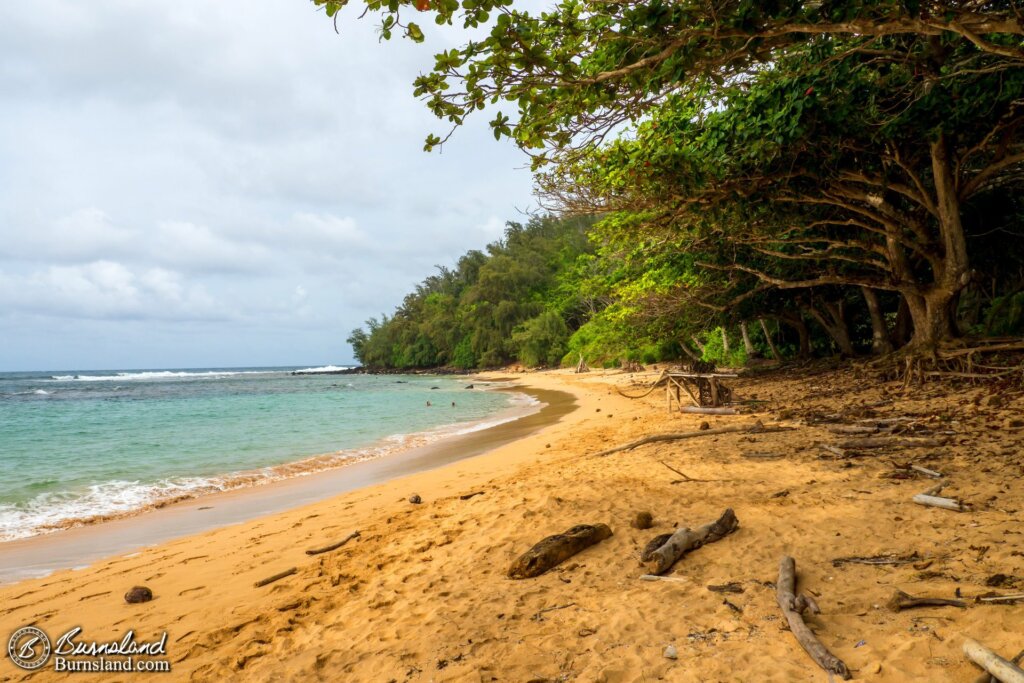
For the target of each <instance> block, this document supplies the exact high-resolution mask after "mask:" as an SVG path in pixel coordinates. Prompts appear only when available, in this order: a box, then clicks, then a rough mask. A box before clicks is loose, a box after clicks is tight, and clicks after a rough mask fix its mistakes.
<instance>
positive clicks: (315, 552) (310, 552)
mask: <svg viewBox="0 0 1024 683" xmlns="http://www.w3.org/2000/svg"><path fill="white" fill-rule="evenodd" d="M353 538H359V532H358V531H353V532H352V533H350V534H349V535H348V536H346V537H345V538H343V539H341V540H340V541H338V542H337V543H332V544H330V545H325V546H324V547H323V548H311V549H310V550H307V551H306V554H307V555H320V554H321V553H329V552H331V551H332V550H337V549H338V548H340V547H341V546H343V545H345V544H346V543H348V542H349V541H351V540H352V539H353Z"/></svg>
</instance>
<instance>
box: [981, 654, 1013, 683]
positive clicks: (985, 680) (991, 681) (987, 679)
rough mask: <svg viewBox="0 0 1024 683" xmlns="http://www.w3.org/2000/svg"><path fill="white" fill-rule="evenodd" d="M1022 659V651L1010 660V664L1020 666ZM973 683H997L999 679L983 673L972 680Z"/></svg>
mask: <svg viewBox="0 0 1024 683" xmlns="http://www.w3.org/2000/svg"><path fill="white" fill-rule="evenodd" d="M1022 659H1024V650H1021V651H1020V652H1018V653H1017V656H1016V657H1014V658H1013V659H1011V660H1010V663H1011V664H1013V665H1015V666H1020V662H1021V660H1022ZM974 683H999V679H998V678H996V677H995V676H993V675H992V674H990V673H989V672H988V671H986V672H985V673H983V674H982V675H981V676H979V677H978V678H976V679H975V680H974Z"/></svg>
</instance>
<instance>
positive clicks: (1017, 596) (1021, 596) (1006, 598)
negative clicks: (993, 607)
mask: <svg viewBox="0 0 1024 683" xmlns="http://www.w3.org/2000/svg"><path fill="white" fill-rule="evenodd" d="M1018 600H1024V593H1011V594H1010V595H982V596H978V597H977V598H975V599H974V601H975V602H1017V601H1018Z"/></svg>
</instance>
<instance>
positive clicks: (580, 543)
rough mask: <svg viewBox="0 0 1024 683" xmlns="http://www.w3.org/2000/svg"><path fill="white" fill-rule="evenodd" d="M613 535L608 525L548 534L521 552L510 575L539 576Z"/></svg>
mask: <svg viewBox="0 0 1024 683" xmlns="http://www.w3.org/2000/svg"><path fill="white" fill-rule="evenodd" d="M611 535H612V530H611V529H610V528H609V527H608V525H607V524H579V525H577V526H574V527H573V528H571V529H569V530H568V531H566V532H565V533H564V534H555V535H554V536H548V537H547V538H545V539H543V540H542V541H540V542H539V543H537V545H535V546H533V547H532V548H530V549H529V550H527V551H526V552H525V553H523V554H522V555H520V556H519V557H518V558H517V559H516V561H515V562H513V563H512V566H510V567H509V568H508V576H509V578H512V579H531V578H533V577H535V576H540V575H541V574H543V573H544V572H546V571H547V570H549V569H551V568H552V567H556V566H558V565H559V564H561V563H562V562H565V561H566V560H568V559H569V558H570V557H572V556H573V555H575V554H576V553H578V552H581V551H583V550H586V549H587V548H589V547H590V546H592V545H595V544H597V543H600V542H601V541H603V540H604V539H606V538H610V537H611Z"/></svg>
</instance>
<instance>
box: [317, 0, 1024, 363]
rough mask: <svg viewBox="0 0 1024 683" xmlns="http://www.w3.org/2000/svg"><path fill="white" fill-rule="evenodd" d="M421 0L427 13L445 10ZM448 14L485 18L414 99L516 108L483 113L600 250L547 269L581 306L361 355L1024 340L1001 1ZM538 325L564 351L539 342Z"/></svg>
mask: <svg viewBox="0 0 1024 683" xmlns="http://www.w3.org/2000/svg"><path fill="white" fill-rule="evenodd" d="M317 2H318V4H325V3H324V2H323V1H322V0H317ZM341 4H343V3H338V2H327V3H326V5H325V6H326V7H327V10H328V13H330V14H333V13H334V12H335V11H337V9H338V8H339V7H340V5H341ZM367 4H368V6H369V8H370V9H371V10H376V11H380V12H382V13H383V16H384V27H383V28H384V31H385V37H387V36H388V35H389V34H390V32H391V31H394V30H396V29H401V30H402V31H403V32H404V34H405V35H407V36H408V37H410V38H412V39H413V40H421V39H422V38H423V33H422V30H421V29H420V28H419V27H418V26H416V25H415V24H414V23H408V22H403V20H402V17H401V12H402V10H403V9H405V8H406V4H405V3H404V2H399V1H396V2H390V3H383V2H380V0H368V3H367ZM416 6H417V8H418V9H420V10H421V11H423V10H430V12H432V13H433V15H434V17H435V19H436V20H437V22H438V23H445V22H450V21H451V20H452V18H453V16H454V15H455V13H456V12H457V11H459V9H460V5H459V4H458V3H457V2H455V0H431V1H430V2H428V3H420V4H418V5H416ZM461 8H462V14H463V17H464V22H465V23H466V24H467V25H470V26H475V25H481V24H489V25H490V27H491V30H490V33H489V34H487V35H486V37H484V38H483V39H482V40H479V41H474V42H472V43H469V44H467V45H466V46H464V47H463V48H462V49H457V50H448V51H446V52H444V53H442V54H440V55H438V56H437V62H436V64H435V68H434V70H433V72H432V73H430V74H427V75H424V76H422V77H420V78H419V79H418V80H417V82H416V89H417V92H418V93H419V94H420V95H422V96H424V97H425V98H426V99H427V102H428V105H429V106H430V107H431V109H432V110H433V111H434V112H435V113H436V114H437V115H438V116H439V117H440V118H442V119H444V120H446V121H447V122H449V123H450V124H451V125H452V126H454V127H458V126H459V125H461V123H462V122H463V120H464V119H465V117H466V116H468V115H470V114H472V113H473V112H474V111H477V110H480V109H484V108H485V107H486V106H487V104H488V103H501V102H506V103H511V104H513V105H514V106H515V107H516V109H517V110H518V111H517V115H516V116H515V117H514V118H511V117H508V116H506V115H505V114H503V113H497V114H496V115H495V116H494V118H493V119H492V122H491V125H492V128H493V130H494V133H495V136H496V137H498V138H501V137H509V138H512V139H513V140H514V141H515V142H516V143H517V144H519V145H520V146H521V147H522V148H523V149H524V150H526V151H527V152H528V153H530V154H531V155H532V156H533V159H534V163H535V170H536V172H537V185H538V190H539V192H540V194H541V196H542V197H543V198H544V200H545V202H546V204H547V205H548V206H549V207H550V208H552V209H553V210H554V211H555V212H556V214H557V215H559V216H561V217H562V218H563V219H566V218H568V217H572V216H598V217H599V219H600V220H599V222H598V223H597V224H596V225H595V226H594V227H593V228H592V230H591V231H590V233H591V234H590V236H591V239H592V243H593V247H592V249H593V253H589V252H588V251H587V249H586V248H583V247H581V248H580V251H579V252H578V253H577V254H576V261H575V262H574V263H573V265H572V266H571V267H570V266H569V265H568V264H567V263H563V264H562V267H560V268H555V269H553V270H552V271H551V273H552V275H551V277H552V278H553V279H552V280H551V282H552V283H557V285H556V284H552V285H551V287H554V288H560V291H561V294H560V295H559V296H560V297H562V301H563V302H564V301H567V300H570V299H572V298H573V296H575V297H577V301H581V300H582V299H583V298H586V299H587V300H589V301H590V302H591V304H592V305H591V306H590V307H589V308H588V309H582V308H581V309H577V311H576V312H575V313H572V314H570V313H569V312H568V308H566V307H564V306H562V305H561V304H559V303H553V302H552V303H550V304H549V302H548V301H547V295H546V294H538V291H539V290H529V291H528V290H525V289H523V290H520V289H516V288H514V287H512V288H508V289H507V290H505V291H506V293H507V294H508V297H509V298H507V299H505V300H502V301H498V300H490V301H489V304H490V305H491V306H493V307H495V309H497V308H498V307H501V306H503V305H504V307H505V309H506V311H507V313H508V315H507V318H502V322H492V323H489V324H490V325H491V327H490V328H487V327H486V325H485V326H484V328H486V329H487V330H489V331H488V332H484V331H477V332H473V333H471V334H469V333H467V334H469V336H468V337H467V336H460V337H459V343H464V344H470V346H471V347H472V348H473V349H475V350H474V351H473V353H472V354H463V355H459V354H457V353H456V352H455V350H454V347H452V348H451V349H448V347H445V349H443V350H442V348H441V347H438V346H436V343H435V342H431V343H435V346H434V347H429V348H428V347H426V346H424V344H425V342H419V341H416V340H419V339H420V338H421V337H418V336H416V335H415V334H413V333H412V332H403V334H405V335H406V336H404V337H401V338H402V339H405V340H406V341H404V342H402V343H400V344H399V346H401V347H402V348H404V349H407V350H408V349H410V348H424V349H426V351H425V352H424V353H423V354H420V355H415V358H413V357H411V356H409V355H408V354H407V353H406V352H402V353H399V352H397V351H394V350H392V351H391V352H390V353H391V355H390V356H386V354H385V355H381V356H374V357H373V358H374V360H372V361H370V359H371V356H366V358H367V360H368V361H370V362H373V363H378V362H379V363H383V364H388V365H401V366H403V367H408V366H410V365H419V364H421V362H422V361H424V359H426V358H428V357H433V358H434V360H435V362H438V363H454V364H460V365H463V366H467V367H468V366H469V365H467V363H468V364H475V365H480V364H485V365H487V364H492V363H496V362H501V361H503V360H508V359H510V358H512V357H518V358H520V359H522V360H524V361H525V362H529V363H531V364H532V363H550V362H551V361H552V360H553V359H554V358H555V357H556V356H557V355H558V354H557V353H556V352H555V350H554V349H556V348H557V349H558V350H563V349H564V350H567V351H569V352H570V357H571V356H572V352H577V353H580V352H581V353H584V354H585V355H586V354H589V355H590V356H592V357H593V359H594V360H599V359H600V358H603V357H604V358H606V357H612V356H619V357H628V356H633V357H636V356H637V355H639V356H640V358H639V359H640V360H643V359H648V358H652V357H659V356H664V355H671V354H673V353H675V354H693V355H696V353H697V352H698V350H699V349H703V351H702V353H703V354H704V355H705V356H715V357H718V358H719V359H727V358H730V359H732V360H737V359H740V356H742V355H749V354H750V353H768V354H786V353H792V354H795V355H808V354H810V353H812V352H814V351H815V350H816V349H817V350H820V351H826V352H839V353H842V354H845V355H853V354H857V353H865V352H874V353H880V354H884V353H889V352H891V351H893V350H895V349H904V350H905V352H908V353H912V354H914V355H918V356H921V355H933V354H935V353H936V350H937V349H940V348H942V347H944V346H947V345H948V344H949V343H950V342H951V341H952V340H954V339H956V338H958V337H961V336H963V335H965V334H970V335H983V334H989V335H992V334H1002V335H1005V334H1020V333H1021V332H1024V323H1022V320H1021V318H1022V315H1021V308H1022V299H1024V269H1022V265H1021V263H1022V261H1021V256H1024V254H1022V251H1024V240H1022V239H1021V237H1022V235H1024V205H1022V202H1024V200H1022V199H1021V197H1022V196H1024V21H1022V20H1021V14H1020V7H1018V6H1017V5H1016V3H1014V2H1009V1H1003V2H985V3H975V2H921V1H920V0H876V1H873V2H864V1H863V0H858V1H857V2H850V1H841V0H840V1H834V2H832V1H830V2H817V1H816V2H787V3H778V2H761V3H755V2H748V1H746V0H712V1H711V2H706V1H704V0H676V1H667V0H659V1H655V2H622V3H608V2H605V1H604V0H560V1H559V2H557V3H556V4H555V5H554V6H553V7H552V8H551V9H550V10H549V11H546V12H544V13H540V14H530V13H529V12H523V11H519V10H516V9H515V6H514V2H513V1H512V0H473V2H465V3H462V5H461ZM492 13H493V14H494V17H493V19H492V18H491V14H492ZM438 144H441V140H440V138H438V137H436V136H431V137H430V138H429V139H428V141H427V147H428V148H430V147H434V146H436V145H438ZM555 222H556V223H557V221H555ZM517 258H518V257H517ZM572 286H575V287H576V288H577V289H576V290H575V291H570V290H569V289H567V288H569V287H572ZM546 291H553V290H546ZM407 303H408V302H407ZM594 304H597V305H594ZM531 306H532V308H531ZM581 311H583V312H582V313H581ZM400 313H401V311H400V312H399V314H400ZM399 314H396V318H397V317H398V316H399ZM542 315H545V316H546V317H544V318H541V316H542ZM417 316H418V314H414V315H413V319H419V318H418V317H417ZM485 317H486V316H485ZM492 317H493V316H492ZM556 317H557V320H556ZM453 319H454V318H453ZM455 320H456V321H457V322H458V323H459V324H460V325H461V324H462V323H461V321H460V320H459V319H455ZM559 322H561V323H562V324H564V325H565V328H564V329H563V327H562V326H561V325H559V324H558V323H559ZM388 324H389V326H390V325H391V323H390V321H389V323H388ZM371 327H372V326H371ZM398 327H400V326H398ZM398 327H396V334H397V329H398ZM389 329H390V327H389ZM456 329H459V330H467V329H468V328H463V327H456ZM481 329H483V328H481ZM569 332H572V335H571V337H568V339H567V340H566V337H567V335H568V333H569ZM737 332H738V333H739V336H740V337H741V338H742V339H743V340H744V344H743V347H742V352H740V353H739V355H737V351H735V349H736V348H737V347H738V346H739V345H738V344H737V343H736V339H735V338H736V336H737ZM757 332H760V334H757ZM460 334H462V333H461V332H460ZM488 334H492V335H496V336H494V337H493V338H492V337H488V336H487V335H488ZM730 336H732V337H733V342H732V344H731V345H730V343H729V341H730ZM373 337H374V334H373V332H372V330H371V334H370V335H369V341H373ZM427 337H429V338H430V339H432V340H433V339H434V337H432V336H429V335H427ZM394 338H395V339H397V338H399V337H397V336H396V337H394ZM467 338H469V339H474V340H478V341H472V342H465V341H464V340H465V339H467ZM499 338H500V339H502V341H501V342H500V343H499V342H498V341H496V340H497V339H499ZM528 338H529V339H534V340H535V343H531V344H525V340H526V339H528ZM485 339H492V340H491V341H484V340H485ZM517 339H518V340H519V341H518V342H517V341H516V340H517ZM556 339H562V340H563V341H562V344H563V345H562V346H558V345H557V344H556V343H555V342H554V341H550V342H544V343H541V342H540V341H539V340H556ZM355 340H356V341H357V342H359V341H361V337H359V336H358V335H357V336H356V337H355ZM770 341H774V342H776V344H774V346H773V345H772V344H770V343H769V342H770ZM409 344H412V346H411V347H410V346H409ZM417 344H419V346H417ZM758 344H760V345H761V348H758ZM641 349H642V350H641ZM431 353H433V356H431ZM403 354H405V355H403ZM378 358H379V359H381V360H376V359H378ZM385 358H386V360H384V359H385ZM589 359H590V358H588V360H589Z"/></svg>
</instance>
